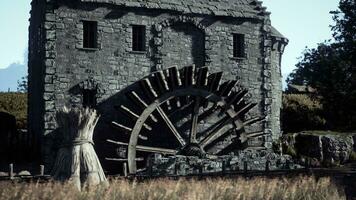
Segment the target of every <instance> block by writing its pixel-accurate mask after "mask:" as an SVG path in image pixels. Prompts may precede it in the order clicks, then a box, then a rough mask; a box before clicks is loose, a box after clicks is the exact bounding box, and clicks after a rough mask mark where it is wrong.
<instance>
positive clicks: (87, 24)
mask: <svg viewBox="0 0 356 200" xmlns="http://www.w3.org/2000/svg"><path fill="white" fill-rule="evenodd" d="M97 27H98V23H97V22H95V21H83V48H97V29H98V28H97Z"/></svg>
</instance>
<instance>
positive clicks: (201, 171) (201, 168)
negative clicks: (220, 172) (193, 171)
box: [199, 165, 204, 175]
mask: <svg viewBox="0 0 356 200" xmlns="http://www.w3.org/2000/svg"><path fill="white" fill-rule="evenodd" d="M203 168H204V166H203V165H201V166H199V175H202V174H203Z"/></svg>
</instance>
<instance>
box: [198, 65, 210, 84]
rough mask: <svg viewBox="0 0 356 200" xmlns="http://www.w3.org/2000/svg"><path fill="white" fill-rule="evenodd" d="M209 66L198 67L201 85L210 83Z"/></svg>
mask: <svg viewBox="0 0 356 200" xmlns="http://www.w3.org/2000/svg"><path fill="white" fill-rule="evenodd" d="M208 74H209V71H208V67H201V68H199V69H198V78H197V85H199V86H203V87H205V86H207V85H208Z"/></svg>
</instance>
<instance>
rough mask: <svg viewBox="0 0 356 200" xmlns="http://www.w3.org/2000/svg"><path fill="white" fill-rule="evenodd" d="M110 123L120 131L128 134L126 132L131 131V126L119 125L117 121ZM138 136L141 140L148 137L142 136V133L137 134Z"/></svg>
mask: <svg viewBox="0 0 356 200" xmlns="http://www.w3.org/2000/svg"><path fill="white" fill-rule="evenodd" d="M111 125H112V126H113V127H115V128H117V129H119V130H121V131H123V132H124V133H126V134H128V133H131V131H132V128H129V127H126V126H124V125H121V124H119V123H117V122H114V121H113V122H111ZM138 137H139V138H140V139H142V140H148V138H147V137H146V136H143V135H138Z"/></svg>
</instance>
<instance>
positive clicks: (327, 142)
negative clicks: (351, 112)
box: [282, 132, 356, 166]
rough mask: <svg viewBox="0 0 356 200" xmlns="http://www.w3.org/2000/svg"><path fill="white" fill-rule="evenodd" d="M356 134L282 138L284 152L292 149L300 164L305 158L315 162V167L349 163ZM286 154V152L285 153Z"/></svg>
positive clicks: (310, 134) (306, 134)
mask: <svg viewBox="0 0 356 200" xmlns="http://www.w3.org/2000/svg"><path fill="white" fill-rule="evenodd" d="M355 139H356V134H348V133H344V134H341V133H340V134H335V133H333V134H319V135H318V134H316V133H308V132H301V133H296V134H293V135H286V136H283V137H282V146H283V147H284V152H286V148H289V149H291V148H292V149H294V150H295V153H296V155H295V156H296V157H297V158H298V159H299V161H300V162H302V163H306V162H307V160H306V158H309V159H313V160H315V162H314V164H313V165H316V166H318V165H319V166H330V165H331V166H334V165H339V164H345V163H347V162H349V161H350V156H351V154H352V152H354V151H355V145H356V144H355V142H356V141H355ZM286 153H287V152H286Z"/></svg>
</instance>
